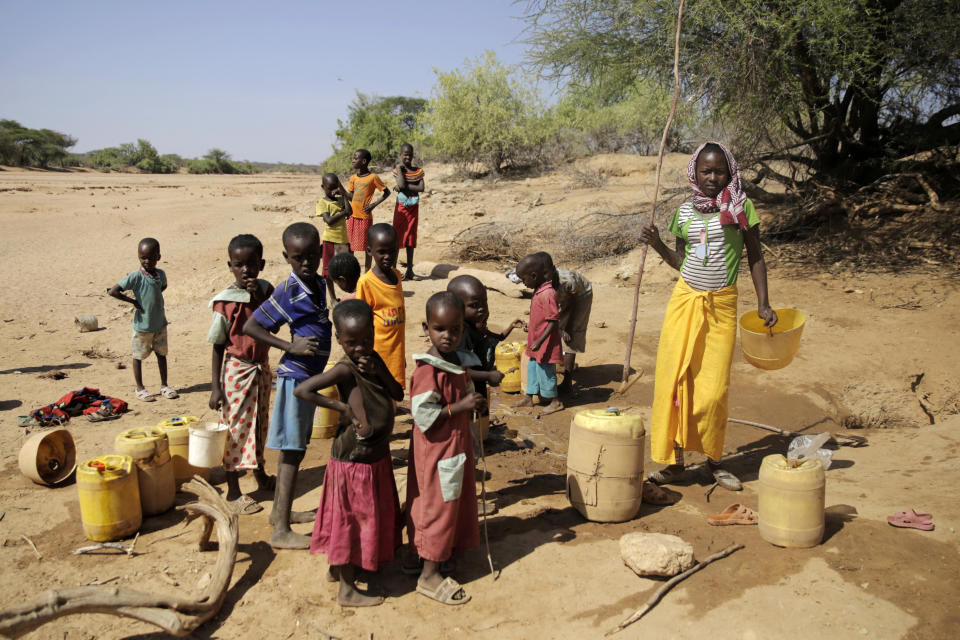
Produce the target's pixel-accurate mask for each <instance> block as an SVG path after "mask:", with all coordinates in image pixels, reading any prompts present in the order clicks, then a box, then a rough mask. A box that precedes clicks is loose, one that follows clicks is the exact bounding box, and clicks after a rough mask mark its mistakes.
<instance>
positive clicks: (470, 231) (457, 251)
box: [450, 222, 530, 262]
mask: <svg viewBox="0 0 960 640" xmlns="http://www.w3.org/2000/svg"><path fill="white" fill-rule="evenodd" d="M450 247H451V249H452V250H453V252H454V255H455V256H456V257H457V259H458V260H460V261H461V262H516V261H517V260H519V259H520V258H522V257H523V256H525V255H527V254H528V253H530V250H529V248H528V247H529V244H528V242H527V241H526V239H525V238H524V237H523V233H522V226H521V225H519V224H507V223H503V222H483V223H481V224H477V225H474V226H472V227H468V228H466V229H464V230H463V231H461V232H459V233H458V234H457V235H455V236H454V237H453V240H451V241H450Z"/></svg>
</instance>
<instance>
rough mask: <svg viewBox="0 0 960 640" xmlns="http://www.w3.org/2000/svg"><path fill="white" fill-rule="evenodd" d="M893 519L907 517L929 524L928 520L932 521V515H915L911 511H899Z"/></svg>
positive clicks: (914, 512) (915, 513)
mask: <svg viewBox="0 0 960 640" xmlns="http://www.w3.org/2000/svg"><path fill="white" fill-rule="evenodd" d="M894 517H896V518H905V517H909V518H914V519H916V520H921V521H923V522H929V521H930V520H933V514H932V513H917V512H916V511H914V510H913V509H908V510H907V511H901V512H900V513H898V514H896V515H895V516H894Z"/></svg>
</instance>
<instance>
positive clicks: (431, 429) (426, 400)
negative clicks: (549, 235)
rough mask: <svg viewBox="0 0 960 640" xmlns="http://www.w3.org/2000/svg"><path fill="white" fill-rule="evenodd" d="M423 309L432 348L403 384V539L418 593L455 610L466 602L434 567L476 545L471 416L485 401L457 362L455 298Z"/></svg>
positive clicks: (444, 297)
mask: <svg viewBox="0 0 960 640" xmlns="http://www.w3.org/2000/svg"><path fill="white" fill-rule="evenodd" d="M426 311H427V321H426V322H424V323H423V329H424V331H425V332H426V333H427V334H428V335H429V336H430V342H431V343H433V346H432V347H430V350H429V351H428V352H427V353H423V354H416V355H414V356H413V359H414V360H415V361H416V362H417V368H416V370H415V371H414V372H413V376H412V377H411V378H410V398H411V400H410V406H411V413H412V414H413V420H414V424H416V428H415V429H413V430H412V432H411V433H412V435H411V439H410V454H409V457H408V463H407V464H408V466H407V535H408V537H409V539H410V544H411V546H412V547H413V549H414V551H416V553H417V555H418V556H419V558H420V559H421V560H422V561H423V569H422V571H421V572H420V577H419V579H418V580H417V592H418V593H421V594H423V595H425V596H427V597H428V598H432V599H433V600H437V601H438V602H442V603H443V604H450V605H459V604H464V603H466V602H468V601H469V600H470V596H469V595H468V594H467V593H466V591H464V589H463V587H462V586H461V585H460V583H458V582H457V581H456V580H454V579H453V578H443V577H442V576H441V575H440V570H439V569H440V563H441V562H444V561H445V560H447V559H449V558H450V556H451V555H452V554H453V553H454V552H455V551H462V550H464V549H471V548H473V547H478V546H480V528H479V521H478V519H477V492H476V486H475V484H474V482H473V473H474V458H473V438H472V437H471V435H470V415H471V414H472V413H473V412H474V411H477V410H478V409H482V408H484V405H485V401H484V398H483V396H481V395H480V394H479V393H476V392H474V391H473V383H472V382H471V381H470V377H469V375H468V374H467V371H466V369H464V368H463V366H462V365H461V363H460V361H459V359H458V358H457V353H456V351H457V346H458V345H459V344H460V338H461V335H462V333H463V303H462V302H461V301H460V298H459V297H457V295H456V294H454V293H451V292H450V291H441V292H439V293H435V294H433V295H432V296H430V299H429V300H427V309H426Z"/></svg>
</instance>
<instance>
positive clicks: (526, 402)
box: [513, 396, 533, 407]
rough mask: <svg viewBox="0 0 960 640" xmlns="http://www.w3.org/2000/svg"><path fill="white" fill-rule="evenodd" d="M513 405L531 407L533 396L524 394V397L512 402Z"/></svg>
mask: <svg viewBox="0 0 960 640" xmlns="http://www.w3.org/2000/svg"><path fill="white" fill-rule="evenodd" d="M513 406H514V407H532V406H533V398H531V397H530V396H524V397H523V398H521V399H520V400H518V401H516V402H514V403H513Z"/></svg>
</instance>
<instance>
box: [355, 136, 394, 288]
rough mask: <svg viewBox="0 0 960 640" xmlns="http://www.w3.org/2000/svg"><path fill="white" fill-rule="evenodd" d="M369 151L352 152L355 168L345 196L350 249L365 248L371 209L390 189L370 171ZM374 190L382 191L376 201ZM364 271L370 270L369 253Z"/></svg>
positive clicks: (371, 215) (371, 213)
mask: <svg viewBox="0 0 960 640" xmlns="http://www.w3.org/2000/svg"><path fill="white" fill-rule="evenodd" d="M369 166H370V152H369V151H367V150H366V149H357V150H356V151H355V152H354V153H353V168H354V169H356V170H357V172H356V173H355V174H353V175H352V176H350V182H349V183H348V185H347V189H348V191H347V192H346V195H347V198H348V199H349V200H350V206H351V207H352V212H353V213H352V215H351V216H350V217H349V218H348V219H347V235H349V236H350V251H366V250H367V230H368V229H370V226H371V225H372V224H373V210H374V209H375V208H376V207H377V206H379V205H380V203H381V202H383V201H384V200H386V199H387V196H389V195H390V189H388V188H387V185H385V184H383V181H382V180H381V179H380V176H378V175H377V174H375V173H371V172H370V168H369ZM374 191H383V195H381V196H380V199H379V200H377V201H376V202H374V201H373V193H374ZM363 270H364V271H369V270H370V254H369V253H367V254H366V258H365V264H364V269H363Z"/></svg>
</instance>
